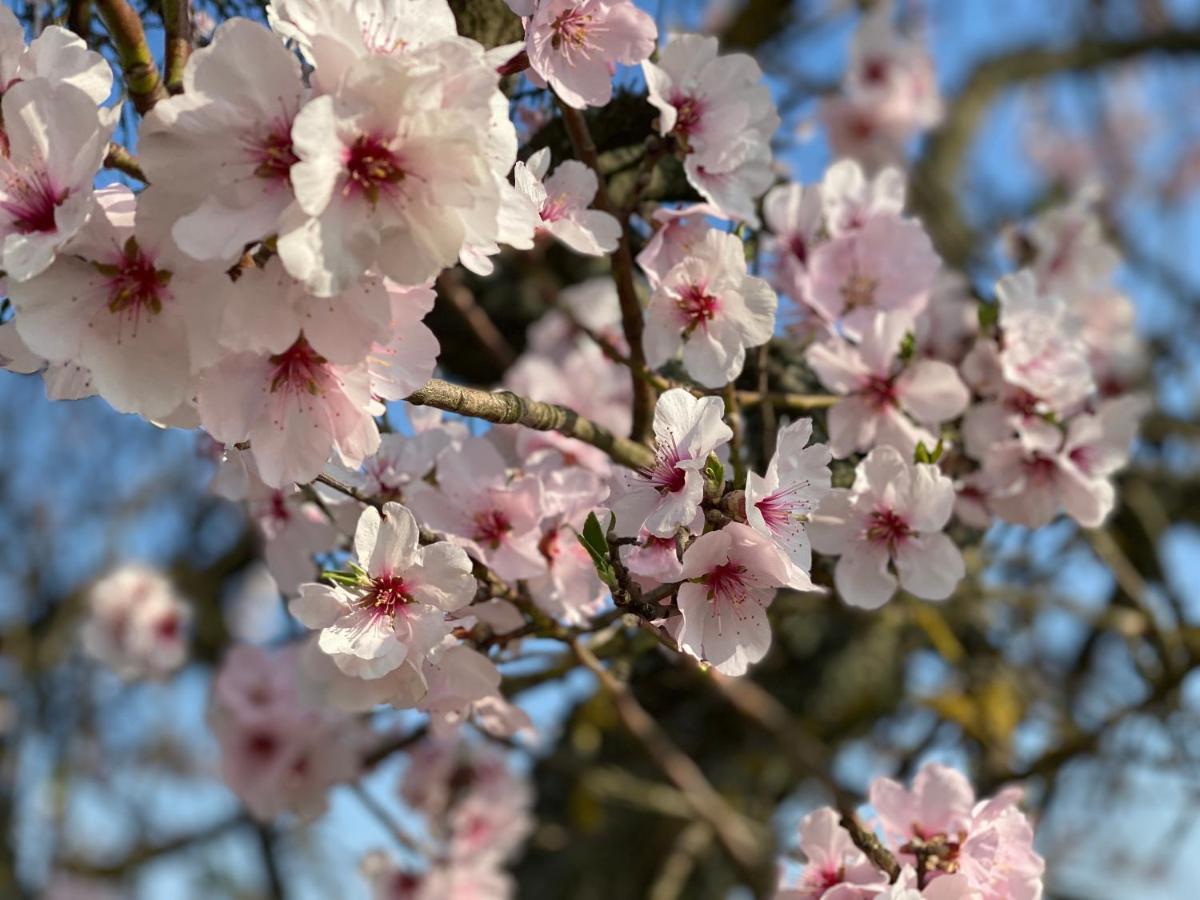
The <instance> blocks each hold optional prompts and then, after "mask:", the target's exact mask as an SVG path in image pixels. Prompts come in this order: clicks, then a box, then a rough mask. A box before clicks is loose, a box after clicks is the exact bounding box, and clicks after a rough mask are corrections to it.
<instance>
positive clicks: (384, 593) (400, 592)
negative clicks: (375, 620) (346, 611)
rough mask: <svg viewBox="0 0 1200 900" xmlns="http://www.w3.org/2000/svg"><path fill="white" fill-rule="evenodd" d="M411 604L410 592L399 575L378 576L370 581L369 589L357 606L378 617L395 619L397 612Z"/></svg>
mask: <svg viewBox="0 0 1200 900" xmlns="http://www.w3.org/2000/svg"><path fill="white" fill-rule="evenodd" d="M412 602H413V598H412V591H411V588H410V587H409V585H408V584H406V583H405V581H404V579H403V578H401V577H400V576H399V575H379V576H377V577H375V578H372V579H371V588H370V590H368V591H367V593H366V595H365V596H364V597H363V598H362V600H360V601H359V606H360V607H362V608H363V609H366V610H369V611H371V612H373V613H375V614H376V615H379V616H387V617H388V618H395V616H396V612H397V610H399V609H400V608H401V607H402V606H405V605H407V604H409V603H412Z"/></svg>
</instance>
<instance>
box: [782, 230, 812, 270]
mask: <svg viewBox="0 0 1200 900" xmlns="http://www.w3.org/2000/svg"><path fill="white" fill-rule="evenodd" d="M787 248H788V252H789V253H791V254H792V256H793V257H794V258H795V259H796V261H797V262H798V263H800V265H802V266H803V265H807V264H808V241H807V240H805V238H804V235H802V234H793V235H792V236H791V237H789V238H788V242H787Z"/></svg>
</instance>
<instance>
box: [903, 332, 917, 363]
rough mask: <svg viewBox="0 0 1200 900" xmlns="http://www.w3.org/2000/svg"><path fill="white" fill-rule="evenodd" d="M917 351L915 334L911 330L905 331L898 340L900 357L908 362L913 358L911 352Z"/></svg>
mask: <svg viewBox="0 0 1200 900" xmlns="http://www.w3.org/2000/svg"><path fill="white" fill-rule="evenodd" d="M916 352H917V336H916V335H915V334H913V333H912V332H911V331H909V332H906V333H905V335H904V339H903V340H902V341H900V359H901V360H902V361H904V362H908V361H909V360H910V359H912V358H913V354H914V353H916Z"/></svg>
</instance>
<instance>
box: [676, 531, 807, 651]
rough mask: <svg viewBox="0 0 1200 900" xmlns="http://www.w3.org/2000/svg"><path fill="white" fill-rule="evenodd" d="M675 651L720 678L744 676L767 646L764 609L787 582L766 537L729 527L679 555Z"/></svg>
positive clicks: (778, 557)
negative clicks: (680, 579) (679, 618)
mask: <svg viewBox="0 0 1200 900" xmlns="http://www.w3.org/2000/svg"><path fill="white" fill-rule="evenodd" d="M682 575H683V578H684V579H685V581H686V583H685V584H683V585H681V586H680V588H679V596H678V603H679V612H680V613H681V615H682V619H683V621H682V623H681V624H680V628H679V632H678V640H679V647H680V649H681V650H683V651H685V652H686V653H689V654H691V655H692V656H694V657H696V658H697V659H700V660H704V661H705V662H707V663H709V664H711V665H712V666H713V668H715V669H716V670H717V671H718V672H721V673H722V674H724V675H744V674H746V670H747V669H748V668H749V667H750V664H751V663H754V662H758V661H759V660H760V659H762V658H763V657H764V656H766V654H767V649H768V648H769V647H770V646H771V624H770V622H768V621H767V607H768V606H770V604H771V601H772V600H773V599H774V597H775V592H776V590H777V589H778V588H780V587H784V586H785V585H787V584H788V582H789V581H790V580H791V572H790V571H789V567H788V565H787V561H786V558H785V557H784V556H783V554H781V553H780V552H779V551H778V550H777V549H776V547H775V545H774V543H773V542H772V541H770V540H769V539H768V538H765V537H763V536H762V535H760V534H759V533H758V532H757V531H754V530H753V529H751V528H749V527H748V526H746V525H742V524H741V523H739V522H731V523H729V524H728V525H726V526H725V527H724V528H722V529H721V530H720V531H710V532H708V533H707V534H703V535H701V536H700V537H698V538H696V540H695V541H693V542H692V544H691V546H689V547H688V548H687V550H685V551H684V553H683V572H682Z"/></svg>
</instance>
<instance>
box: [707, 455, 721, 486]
mask: <svg viewBox="0 0 1200 900" xmlns="http://www.w3.org/2000/svg"><path fill="white" fill-rule="evenodd" d="M704 480H705V481H707V482H709V483H710V484H712V485H715V486H717V487H720V486H721V485H723V484H725V467H724V466H723V465H721V461H720V460H719V459H717V455H716V454H715V453H710V454H708V459H707V460H706V461H705V463H704Z"/></svg>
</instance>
